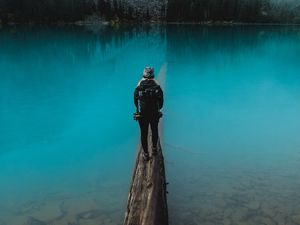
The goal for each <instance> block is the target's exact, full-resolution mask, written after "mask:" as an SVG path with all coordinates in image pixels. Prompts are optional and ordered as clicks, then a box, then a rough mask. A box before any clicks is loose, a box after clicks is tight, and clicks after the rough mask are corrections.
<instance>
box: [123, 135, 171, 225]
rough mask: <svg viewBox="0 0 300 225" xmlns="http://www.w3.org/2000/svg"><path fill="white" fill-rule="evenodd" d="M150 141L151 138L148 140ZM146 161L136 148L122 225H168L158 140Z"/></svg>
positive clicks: (164, 182) (161, 155)
mask: <svg viewBox="0 0 300 225" xmlns="http://www.w3.org/2000/svg"><path fill="white" fill-rule="evenodd" d="M149 139H150V137H149ZM157 147H158V153H157V155H156V156H152V157H151V159H150V160H149V161H144V159H143V157H142V151H143V150H142V147H140V149H139V153H138V156H137V160H136V164H135V169H134V173H133V178H132V183H131V188H130V191H129V195H128V203H127V209H126V213H125V220H124V225H168V224H169V223H168V206H167V190H166V189H167V188H166V186H167V183H166V176H165V166H164V157H163V153H162V148H161V145H160V141H158V145H157Z"/></svg>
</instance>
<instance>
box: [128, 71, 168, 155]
mask: <svg viewBox="0 0 300 225" xmlns="http://www.w3.org/2000/svg"><path fill="white" fill-rule="evenodd" d="M163 103H164V96H163V91H162V89H161V87H160V85H159V84H158V82H157V81H156V80H155V79H154V68H152V67H146V68H145V69H144V73H143V78H142V80H140V82H139V83H138V86H137V87H136V89H135V91H134V104H135V106H136V113H135V114H134V119H135V120H137V121H138V122H139V125H140V130H141V142H142V147H143V158H144V160H145V161H148V160H149V159H150V157H149V151H148V130H149V125H150V127H151V132H152V155H156V154H157V141H158V123H159V119H160V118H161V117H162V113H161V112H160V110H161V109H162V107H163Z"/></svg>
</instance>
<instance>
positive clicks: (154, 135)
mask: <svg viewBox="0 0 300 225" xmlns="http://www.w3.org/2000/svg"><path fill="white" fill-rule="evenodd" d="M158 122H159V120H158V119H156V118H155V119H153V120H151V121H150V125H151V132H152V149H153V150H154V151H156V150H157V141H158ZM154 153H156V152H154Z"/></svg>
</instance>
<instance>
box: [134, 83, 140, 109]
mask: <svg viewBox="0 0 300 225" xmlns="http://www.w3.org/2000/svg"><path fill="white" fill-rule="evenodd" d="M133 95H134V97H133V98H134V105H135V107H136V108H137V109H138V97H139V92H138V87H136V89H135V90H134V94H133Z"/></svg>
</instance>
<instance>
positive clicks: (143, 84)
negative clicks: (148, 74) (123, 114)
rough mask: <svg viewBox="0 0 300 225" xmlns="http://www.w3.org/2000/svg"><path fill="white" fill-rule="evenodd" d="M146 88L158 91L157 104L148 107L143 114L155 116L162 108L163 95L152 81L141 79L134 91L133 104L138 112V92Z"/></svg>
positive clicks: (157, 85) (158, 86)
mask: <svg viewBox="0 0 300 225" xmlns="http://www.w3.org/2000/svg"><path fill="white" fill-rule="evenodd" d="M147 88H155V89H156V90H158V95H157V104H156V105H157V106H153V107H148V108H147V111H146V112H144V114H147V115H155V114H157V113H158V112H159V110H160V109H162V107H163V104H164V94H163V91H162V89H161V87H160V85H159V84H158V83H157V82H156V81H155V80H154V79H142V80H141V81H140V82H139V84H138V86H137V87H136V89H135V91H134V104H135V106H136V108H137V111H138V107H139V106H138V101H139V91H142V90H145V89H147Z"/></svg>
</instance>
